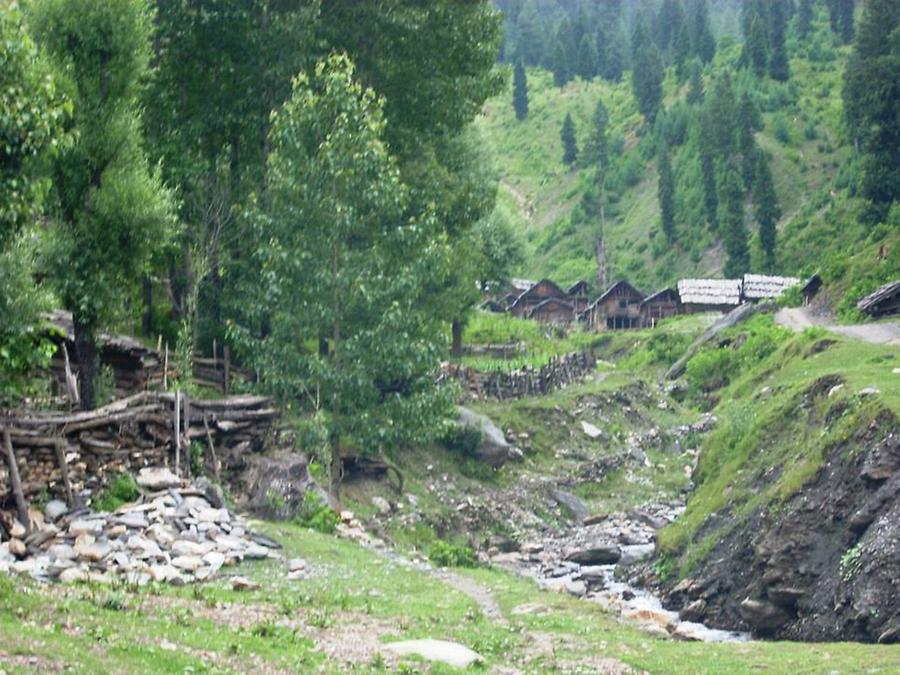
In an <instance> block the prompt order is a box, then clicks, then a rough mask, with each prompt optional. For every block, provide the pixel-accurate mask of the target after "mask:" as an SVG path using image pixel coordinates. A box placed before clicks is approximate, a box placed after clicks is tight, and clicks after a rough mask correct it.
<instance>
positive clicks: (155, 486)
mask: <svg viewBox="0 0 900 675" xmlns="http://www.w3.org/2000/svg"><path fill="white" fill-rule="evenodd" d="M137 484H138V485H140V486H141V487H142V488H146V489H148V490H153V491H156V490H168V489H169V488H173V487H178V486H179V485H181V480H180V479H179V478H178V476H176V475H175V474H174V473H172V472H171V471H169V470H168V469H166V468H159V469H152V468H145V469H141V471H140V473H138V477H137Z"/></svg>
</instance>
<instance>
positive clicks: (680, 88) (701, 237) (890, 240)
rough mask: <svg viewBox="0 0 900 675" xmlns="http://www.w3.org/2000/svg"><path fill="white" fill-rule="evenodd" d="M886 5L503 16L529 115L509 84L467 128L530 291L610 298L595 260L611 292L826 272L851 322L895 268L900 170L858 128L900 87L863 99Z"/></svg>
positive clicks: (577, 9)
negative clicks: (479, 141) (538, 283)
mask: <svg viewBox="0 0 900 675" xmlns="http://www.w3.org/2000/svg"><path fill="white" fill-rule="evenodd" d="M855 4H858V5H859V6H855ZM890 4H891V3H879V2H870V3H853V2H852V1H851V2H839V1H830V2H814V1H811V0H804V1H803V2H799V3H798V2H786V3H780V2H779V3H764V2H744V3H738V2H711V3H708V5H707V3H705V2H694V1H693V0H689V1H687V2H679V1H677V0H666V1H664V2H661V3H645V4H640V5H639V4H638V3H620V2H601V3H594V2H584V3H578V2H567V3H564V2H558V3H557V2H530V1H525V2H497V5H498V7H500V8H501V9H502V10H503V11H504V17H505V26H506V33H505V41H504V46H503V58H504V60H505V61H506V62H508V63H509V64H510V67H511V68H512V67H513V66H514V65H517V64H522V65H524V66H525V68H523V69H522V74H523V75H525V77H522V76H521V75H520V76H519V77H515V78H512V80H511V82H512V81H513V80H514V81H515V83H517V84H518V90H519V92H520V93H519V100H520V101H525V105H527V111H524V110H523V108H522V105H523V104H521V103H520V104H519V110H518V114H517V110H516V108H515V106H514V101H513V96H512V91H511V87H512V86H513V84H511V85H510V89H509V90H508V91H507V92H505V93H504V94H501V95H499V96H497V97H495V98H493V99H491V100H490V101H489V102H488V104H487V106H486V108H485V112H484V115H483V116H482V117H481V118H480V119H479V120H478V127H479V129H480V131H481V133H482V134H483V135H484V137H485V140H486V143H487V145H488V146H489V147H490V148H491V150H492V151H493V154H494V157H495V163H496V169H497V171H498V173H499V176H500V185H501V189H500V193H499V200H498V214H499V216H500V217H502V218H505V219H507V220H509V221H510V222H513V223H515V224H516V228H517V229H519V230H520V231H521V232H523V233H524V235H525V240H526V246H525V249H526V262H525V264H524V265H523V266H522V268H521V269H520V272H521V274H522V275H524V276H530V277H541V276H550V277H551V278H553V279H555V280H557V281H559V282H560V283H562V284H569V283H573V282H574V281H576V280H578V279H581V278H584V279H588V280H590V281H591V282H592V283H593V284H594V285H595V287H599V286H604V285H605V284H604V283H602V282H601V281H600V280H599V279H598V245H599V244H601V243H602V254H601V255H600V258H599V259H600V260H602V261H605V265H606V270H605V275H604V276H605V281H606V282H612V281H614V280H615V279H618V278H627V279H629V280H631V281H632V282H633V283H636V284H637V285H639V286H640V287H641V288H643V290H645V291H647V292H649V291H652V290H654V289H656V288H660V287H663V286H665V285H672V284H674V282H675V281H676V280H677V279H678V278H682V277H686V276H692V275H710V276H721V275H723V274H724V275H740V274H741V273H743V272H746V271H754V272H774V273H783V274H788V275H797V276H800V275H803V274H810V273H812V272H814V271H821V272H822V273H823V275H824V278H825V279H826V282H827V283H829V284H831V285H833V287H834V291H833V297H834V301H835V303H836V304H839V305H840V307H841V309H842V310H843V311H845V312H846V311H847V310H848V308H849V307H851V306H852V302H851V300H852V299H855V298H858V297H859V296H860V295H861V294H862V293H863V292H864V291H869V290H871V289H873V288H874V287H876V286H877V285H879V284H880V283H883V282H884V281H886V280H888V278H889V277H890V276H891V274H896V270H897V269H898V267H900V260H898V257H897V256H898V251H897V249H898V244H900V240H898V237H900V234H898V232H900V221H898V214H897V212H896V210H895V211H894V212H893V213H891V212H889V206H890V204H891V201H892V197H891V196H890V194H891V190H893V191H895V190H896V185H894V187H893V188H889V189H888V190H887V191H885V190H884V189H882V187H881V186H883V185H890V180H889V178H888V176H891V175H893V176H895V174H896V170H897V169H896V167H897V158H896V155H894V156H893V157H888V155H889V154H890V151H888V150H886V149H885V146H884V145H883V143H884V142H885V140H886V139H887V137H886V136H885V137H884V138H883V139H878V140H876V139H874V138H872V133H876V132H871V131H870V128H869V127H868V126H867V124H873V123H874V121H873V120H872V119H871V118H869V119H868V120H866V121H863V120H862V119H860V117H859V114H858V111H860V110H863V109H866V110H867V112H866V114H867V115H871V116H877V115H879V114H881V113H884V114H885V115H887V117H888V118H889V117H890V116H891V114H892V113H891V112H889V110H888V108H890V106H891V105H893V106H894V107H895V106H896V102H895V101H894V102H893V103H892V104H889V103H886V100H887V99H889V98H890V92H891V91H893V90H894V88H896V79H897V78H896V77H894V78H893V81H888V80H890V79H891V78H887V79H886V80H884V81H883V86H884V87H885V89H882V90H880V93H879V94H878V95H877V96H876V95H875V94H872V96H876V97H877V98H878V101H872V100H869V104H868V106H864V105H863V104H862V103H861V102H862V100H864V99H865V98H866V95H867V94H866V91H867V90H866V88H865V87H864V86H861V85H860V84H859V80H860V79H861V78H863V77H864V76H863V75H862V70H861V68H860V60H861V56H860V54H861V53H862V52H863V51H867V50H868V51H869V52H870V53H874V52H876V51H878V50H882V51H886V49H887V48H886V47H885V46H884V44H885V43H883V42H881V41H882V40H885V39H886V36H887V33H886V32H885V31H886V30H887V29H886V28H885V27H884V26H883V25H881V26H878V25H876V24H877V23H879V22H880V21H881V20H882V19H883V18H884V17H885V16H886V15H889V14H890V8H889V7H888V5H890ZM893 9H894V10H896V7H893ZM888 23H889V22H888ZM854 36H855V37H854ZM870 41H871V42H870ZM879 44H881V45H882V46H881V47H879V46H878V45H879ZM885 57H886V60H885V61H884V64H885V65H886V64H887V63H893V64H894V68H895V71H894V72H895V74H896V72H897V71H896V56H894V57H887V56H886V55H885ZM890 59H893V60H890ZM866 72H867V74H868V75H871V76H873V77H877V76H876V75H875V71H874V70H869V71H866ZM882 72H883V71H882ZM883 74H884V73H883ZM874 82H875V81H874V80H873V81H871V82H870V84H871V86H872V87H875V86H879V85H875V83H874ZM868 91H869V92H873V91H874V89H869V90H868ZM523 92H527V93H525V94H523ZM845 101H850V102H851V103H853V104H854V105H853V106H851V107H850V108H848V106H847V105H846V103H845ZM879 111H880V112H879ZM523 113H524V114H523ZM567 116H570V118H571V120H572V122H573V126H574V145H575V153H574V154H575V157H574V159H572V158H571V157H569V158H565V155H566V150H565V148H564V141H563V138H562V135H563V126H564V122H565V120H566V118H567ZM872 128H874V127H872ZM881 129H882V130H881V132H880V133H885V134H886V133H887V131H886V128H885V127H882V128H881ZM867 139H868V140H867ZM894 145H896V141H894ZM870 149H871V150H874V153H871V152H869V150H870ZM879 153H881V154H879ZM570 154H572V153H571V150H570ZM879 156H880V157H881V158H882V160H881V162H882V163H881V166H882V167H883V168H882V169H879V168H876V165H877V164H878V162H879V160H878V159H877V158H878V157H879ZM879 175H881V177H879ZM873 199H874V205H873V201H872V200H873ZM844 291H849V292H848V293H847V294H846V301H843V300H842V297H843V295H844Z"/></svg>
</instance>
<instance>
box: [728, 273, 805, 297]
mask: <svg viewBox="0 0 900 675" xmlns="http://www.w3.org/2000/svg"><path fill="white" fill-rule="evenodd" d="M743 281H744V283H743V286H742V288H741V295H742V296H743V299H744V300H746V301H749V302H756V301H758V300H774V299H777V298H780V297H781V295H782V293H784V292H785V291H786V290H787V289H789V288H791V287H793V286H796V285H798V284H799V283H800V279H798V278H797V277H774V276H766V275H764V274H745V275H744V279H743Z"/></svg>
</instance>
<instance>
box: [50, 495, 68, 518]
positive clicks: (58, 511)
mask: <svg viewBox="0 0 900 675" xmlns="http://www.w3.org/2000/svg"><path fill="white" fill-rule="evenodd" d="M68 512H69V507H68V506H66V503H65V502H62V501H60V500H58V499H52V500H50V501H49V502H47V506H45V507H44V515H45V516H47V519H48V520H56V519H58V518H60V517H62V516H64V515H65V514H67V513H68Z"/></svg>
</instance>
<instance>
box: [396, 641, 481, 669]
mask: <svg viewBox="0 0 900 675" xmlns="http://www.w3.org/2000/svg"><path fill="white" fill-rule="evenodd" d="M383 649H386V650H387V651H389V652H393V653H394V654H396V655H397V656H419V657H421V658H423V659H425V660H426V661H436V662H438V663H444V664H446V665H448V666H452V667H454V668H468V667H470V666H472V665H474V664H475V663H478V662H479V661H483V660H484V659H483V658H482V657H481V655H480V654H478V653H477V652H474V651H472V650H471V649H469V648H468V647H465V646H463V645H461V644H458V643H456V642H448V641H447V640H433V639H425V640H405V641H403V642H391V643H388V644H386V645H383Z"/></svg>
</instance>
